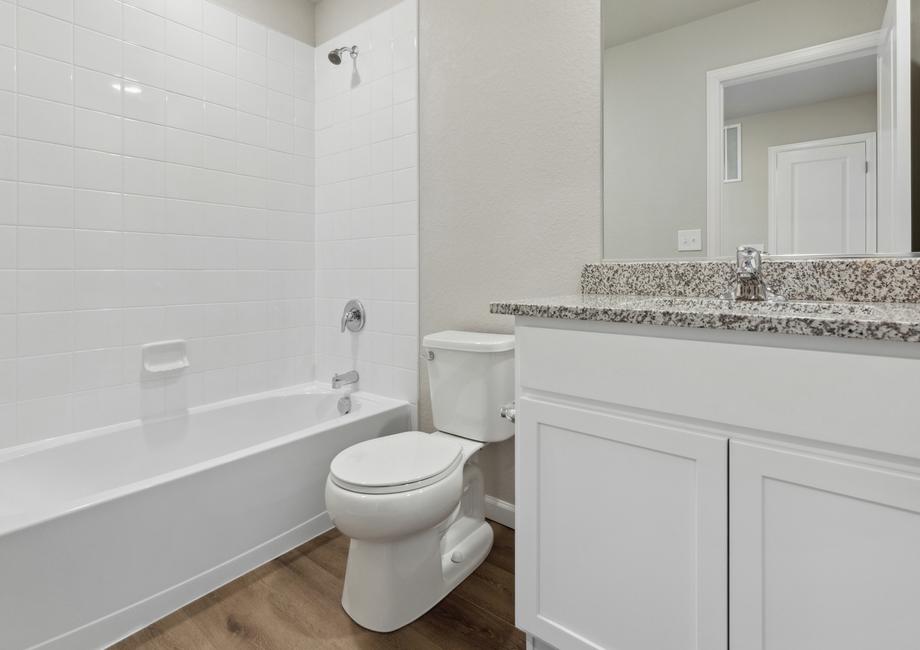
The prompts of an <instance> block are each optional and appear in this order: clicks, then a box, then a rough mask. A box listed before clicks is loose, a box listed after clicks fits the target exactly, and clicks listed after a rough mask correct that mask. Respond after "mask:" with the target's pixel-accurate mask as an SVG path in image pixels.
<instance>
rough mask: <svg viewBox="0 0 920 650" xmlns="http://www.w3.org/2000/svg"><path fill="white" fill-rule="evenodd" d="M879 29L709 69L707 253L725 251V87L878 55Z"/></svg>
mask: <svg viewBox="0 0 920 650" xmlns="http://www.w3.org/2000/svg"><path fill="white" fill-rule="evenodd" d="M880 38H881V32H880V31H879V30H876V31H872V32H867V33H865V34H858V35H856V36H850V37H847V38H841V39H839V40H836V41H830V42H829V43H822V44H821V45H815V46H812V47H806V48H802V49H800V50H792V51H790V52H783V53H782V54H777V55H775V56H768V57H765V58H762V59H755V60H754V61H748V62H746V63H739V64H737V65H732V66H728V67H725V68H718V69H716V70H710V71H709V72H707V73H706V141H707V145H706V255H707V257H709V258H718V257H725V255H723V254H722V252H721V251H722V149H723V143H722V138H723V135H722V134H723V129H724V126H725V117H724V115H725V88H726V87H729V86H736V85H738V84H742V83H745V82H748V81H755V80H758V79H768V78H770V77H776V76H779V75H783V74H787V73H789V72H795V71H798V70H807V69H809V68H816V67H819V66H822V65H827V64H829V63H836V62H839V61H847V60H850V59H857V58H860V57H863V56H877V53H878V45H879V40H880Z"/></svg>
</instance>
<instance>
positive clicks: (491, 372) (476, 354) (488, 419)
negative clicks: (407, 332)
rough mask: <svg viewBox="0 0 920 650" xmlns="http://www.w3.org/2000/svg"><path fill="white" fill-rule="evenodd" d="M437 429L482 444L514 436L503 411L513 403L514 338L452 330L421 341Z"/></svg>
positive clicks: (432, 335) (504, 335)
mask: <svg viewBox="0 0 920 650" xmlns="http://www.w3.org/2000/svg"><path fill="white" fill-rule="evenodd" d="M422 347H423V348H424V350H425V356H426V358H427V359H428V383H429V390H430V391H431V411H432V415H433V416H434V426H435V428H436V429H437V430H438V431H443V432H445V433H450V434H453V435H455V436H461V437H463V438H468V439H470V440H478V441H481V442H496V441H499V440H505V439H506V438H510V437H511V436H513V435H514V425H513V424H512V423H511V422H509V421H508V420H505V419H504V418H502V417H500V416H499V410H500V409H501V407H502V406H504V405H505V404H507V403H509V402H511V401H512V400H513V399H514V336H512V335H510V334H485V333H480V332H458V331H447V332H437V333H436V334H429V335H428V336H426V337H425V338H424V339H423V340H422Z"/></svg>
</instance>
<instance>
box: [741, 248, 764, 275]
mask: <svg viewBox="0 0 920 650" xmlns="http://www.w3.org/2000/svg"><path fill="white" fill-rule="evenodd" d="M735 259H736V261H737V272H738V275H739V276H741V277H744V278H755V277H757V276H759V275H760V268H761V266H762V264H763V258H762V255H761V252H760V251H759V250H758V249H756V248H754V247H753V246H739V247H738V251H737V253H736V254H735Z"/></svg>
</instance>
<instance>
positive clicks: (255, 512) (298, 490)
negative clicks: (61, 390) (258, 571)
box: [0, 385, 410, 650]
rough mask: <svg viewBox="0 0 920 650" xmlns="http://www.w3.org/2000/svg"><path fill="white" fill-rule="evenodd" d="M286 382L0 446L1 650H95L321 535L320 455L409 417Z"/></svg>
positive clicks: (398, 409) (401, 410)
mask: <svg viewBox="0 0 920 650" xmlns="http://www.w3.org/2000/svg"><path fill="white" fill-rule="evenodd" d="M339 396H340V395H339V394H338V393H335V392H332V391H329V390H327V389H324V388H321V387H319V386H317V385H310V386H301V387H297V388H293V389H285V390H283V391H275V392H272V393H264V394H262V395H257V396H253V397H249V398H243V399H238V400H231V401H228V402H223V403H220V404H216V405H211V406H207V407H200V408H197V409H193V410H192V411H191V412H190V413H189V414H188V415H185V416H183V417H176V418H170V419H164V420H159V421H156V422H143V423H141V422H132V423H127V424H124V425H118V426H116V427H107V428H105V429H98V430H95V431H89V432H83V433H78V434H74V435H70V436H66V437H64V438H60V439H55V440H52V441H47V442H42V443H36V444H32V445H27V446H23V447H18V448H14V449H9V450H6V451H0V648H2V649H3V650H14V649H19V648H31V647H41V648H97V647H104V646H106V645H108V644H110V643H112V642H114V641H117V640H118V639H121V638H123V637H125V636H127V635H129V634H131V633H132V632H134V631H136V630H138V629H140V628H142V627H144V626H146V625H148V624H149V623H151V622H153V621H155V620H157V619H158V618H161V617H162V616H164V615H166V614H168V613H169V612H171V611H174V610H175V609H178V608H179V607H181V606H183V605H185V604H186V603H188V602H190V601H192V600H194V599H195V598H198V597H199V596H202V595H203V594H205V593H207V592H209V591H211V590H213V589H215V588H217V587H218V586H220V585H222V584H225V583H227V582H229V581H230V580H232V579H234V578H236V577H238V576H240V575H242V574H243V573H246V572H247V571H250V570H251V569H253V568H255V567H257V566H258V565H260V564H262V563H264V562H266V561H268V560H270V559H272V558H274V557H277V556H278V555H280V554H282V553H284V552H286V551H288V550H290V549H291V548H294V547H295V546H297V545H299V544H302V543H303V542H305V541H307V540H309V539H311V538H313V537H315V536H316V535H319V534H320V533H322V532H324V531H325V530H327V529H329V528H331V523H330V521H329V518H328V516H327V515H326V512H325V510H326V508H325V504H324V501H323V485H324V482H325V480H326V475H327V472H328V469H329V463H330V461H331V460H332V458H333V456H335V454H337V453H338V452H339V451H341V450H342V449H345V448H346V447H348V446H349V445H353V444H355V443H356V442H359V441H362V440H367V439H369V438H373V437H376V436H379V435H383V434H389V433H395V432H398V431H405V430H407V429H409V428H410V409H409V405H408V404H406V403H405V402H398V401H395V400H390V399H386V398H382V397H377V396H374V395H368V394H365V393H355V394H354V395H353V397H352V399H353V410H352V412H351V413H349V414H348V415H344V416H341V415H339V413H338V410H337V408H336V403H337V401H338V398H339Z"/></svg>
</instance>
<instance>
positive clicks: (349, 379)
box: [332, 370, 358, 388]
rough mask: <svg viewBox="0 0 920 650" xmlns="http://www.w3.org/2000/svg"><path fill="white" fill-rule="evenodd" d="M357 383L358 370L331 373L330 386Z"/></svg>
mask: <svg viewBox="0 0 920 650" xmlns="http://www.w3.org/2000/svg"><path fill="white" fill-rule="evenodd" d="M357 383H358V371H357V370H349V371H348V372H343V373H342V374H341V375H338V374H335V375H332V387H333V388H341V387H342V386H347V385H349V384H357Z"/></svg>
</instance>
